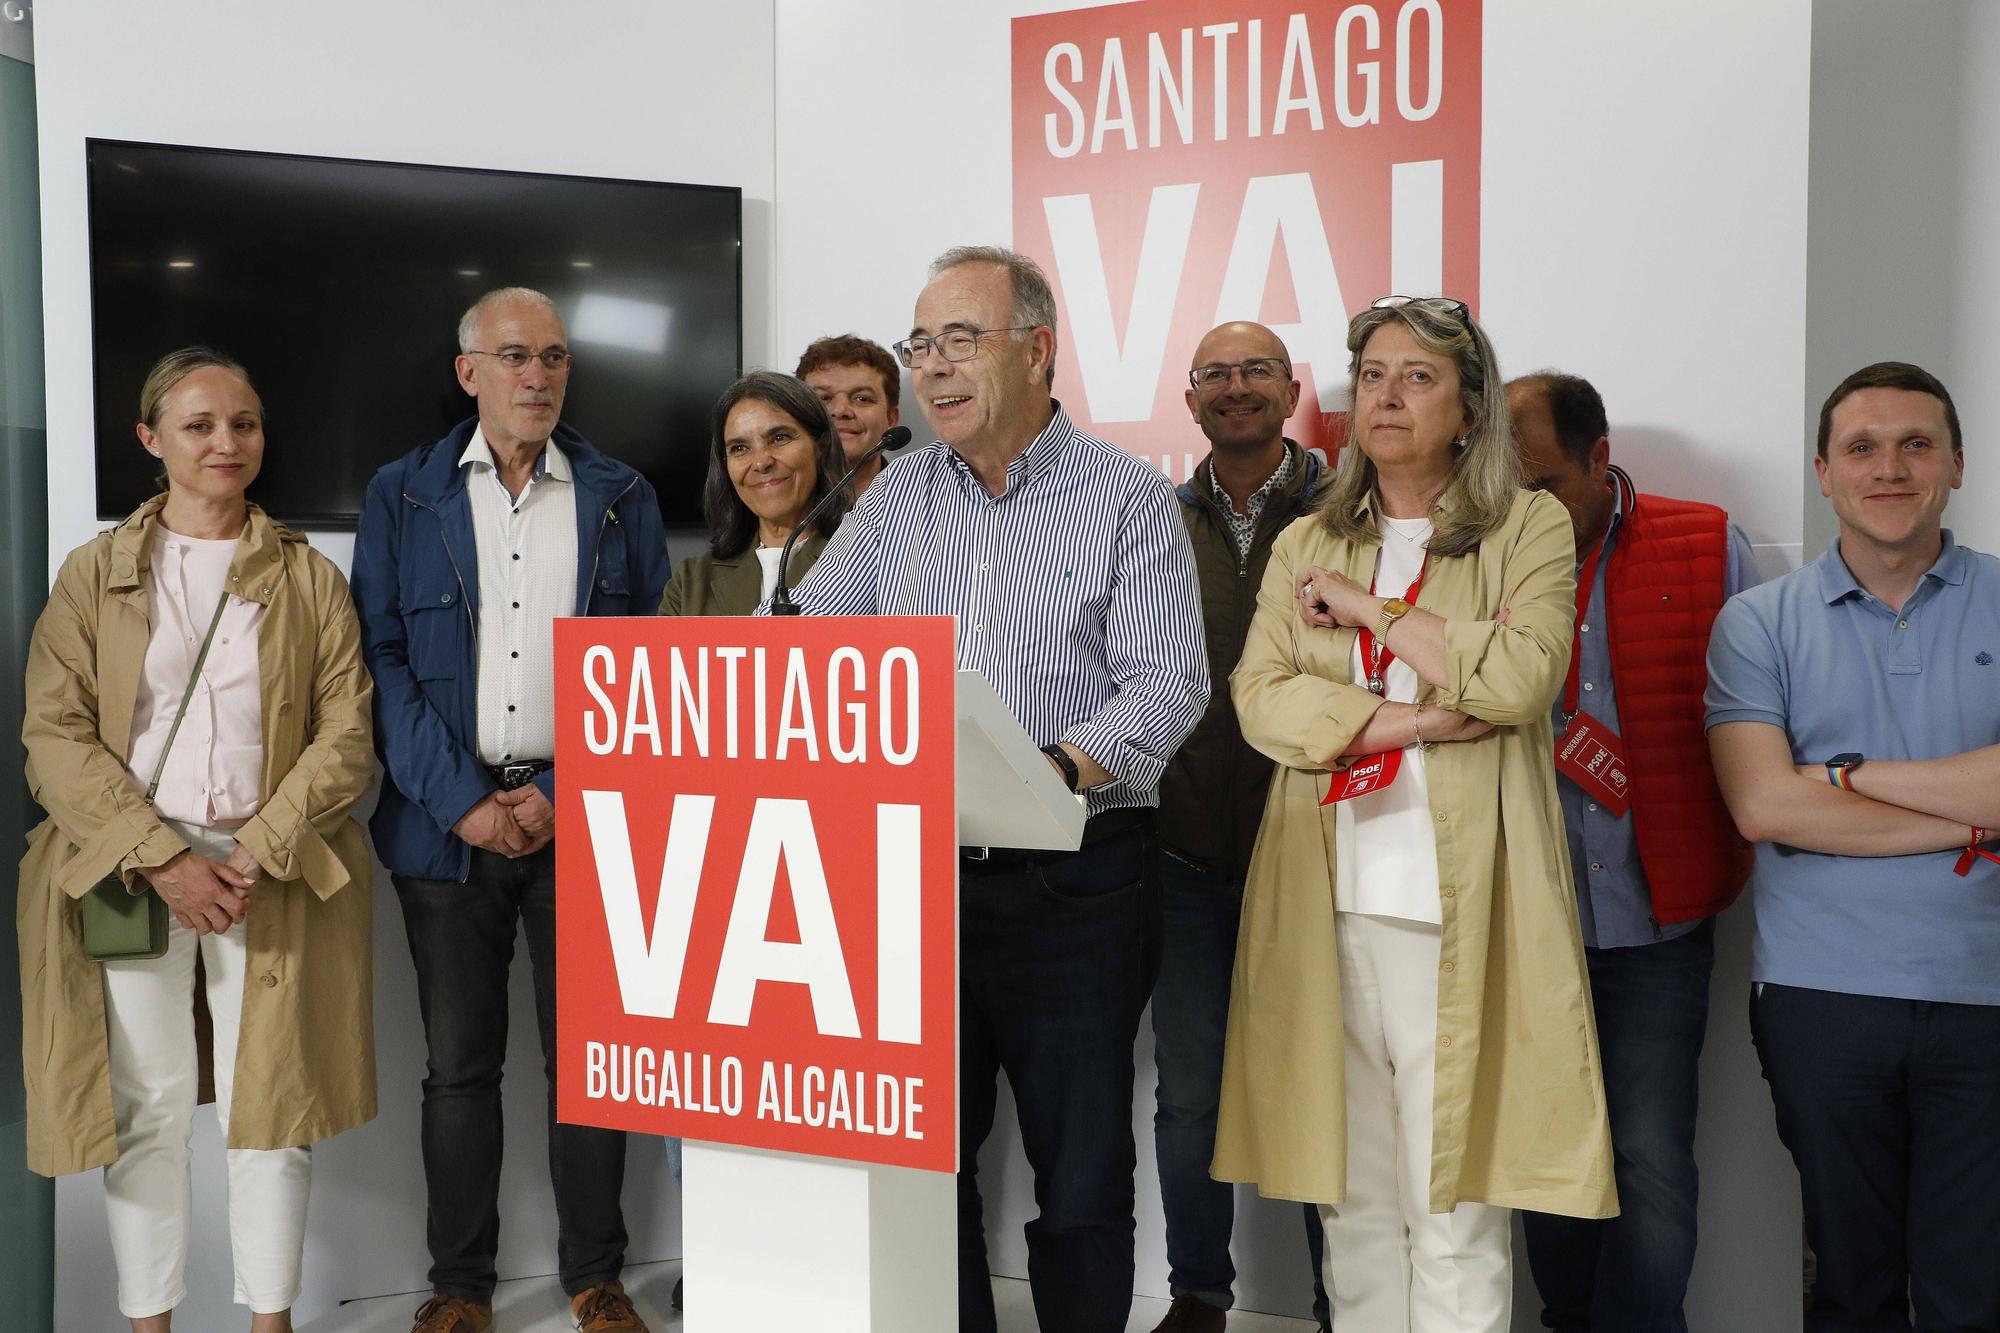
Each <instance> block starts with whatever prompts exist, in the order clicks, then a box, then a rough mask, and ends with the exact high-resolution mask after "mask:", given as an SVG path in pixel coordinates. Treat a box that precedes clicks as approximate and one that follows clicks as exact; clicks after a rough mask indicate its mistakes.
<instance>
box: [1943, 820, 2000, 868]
mask: <svg viewBox="0 0 2000 1333" xmlns="http://www.w3.org/2000/svg"><path fill="white" fill-rule="evenodd" d="M1988 836H1989V834H1988V831H1987V830H1986V829H1983V828H1980V827H1979V826H1978V825H1976V824H1975V825H1973V827H1972V838H1971V841H1969V842H1967V843H1966V844H1965V850H1964V851H1962V852H1960V853H1959V854H1958V864H1957V865H1955V866H1953V867H1952V868H1951V869H1952V873H1953V874H1955V875H1969V874H1971V873H1972V867H1973V865H1974V864H1975V863H1976V862H1977V861H1979V860H1980V859H1981V858H1984V859H1985V860H1988V861H1991V862H1992V863H1993V864H1994V865H1996V866H2000V856H1995V855H1994V854H1993V853H1991V852H1989V851H1987V850H1986V849H1985V848H1983V847H1981V846H1980V845H1979V844H1980V843H1982V842H1985V841H1986V839H1987V837H1988Z"/></svg>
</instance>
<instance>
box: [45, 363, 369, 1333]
mask: <svg viewBox="0 0 2000 1333" xmlns="http://www.w3.org/2000/svg"><path fill="white" fill-rule="evenodd" d="M140 414H141V418H142V421H141V425H140V428H139V436H140V440H141V441H142V443H144V445H145V446H146V448H147V449H148V451H149V452H151V453H153V454H155V455H156V456H157V457H159V458H160V459H161V460H162V462H163V463H164V464H165V466H166V475H167V493H166V494H165V495H162V496H159V497H156V498H154V499H152V500H149V501H147V502H146V503H145V504H143V505H141V506H140V507H139V509H138V510H137V511H136V512H135V513H134V514H133V515H132V516H131V517H130V518H128V519H126V520H125V521H124V522H123V523H121V524H119V525H118V526H117V527H115V528H113V529H112V530H110V531H109V532H105V533H102V534H100V535H98V536H97V537H94V538H92V539H91V540H90V541H89V542H86V543H85V544H84V545H83V546H81V547H79V548H78V549H77V550H76V551H74V552H73V553H71V555H70V557H69V558H68V559H67V560H66V561H64V563H63V567H62V571H61V573H60V574H59V575H58V576H57V578H56V583H55V588H54V590H53V591H52V592H51V593H50V595H49V603H48V607H47V609H46V610H44V611H43V613H42V616H41V619H40V620H39V621H38V622H37V624H36V626H35V633H34V638H33V640H32V642H31V644H30V647H29V654H28V666H27V720H26V724H25V725H24V727H23V740H24V741H25V743H26V747H27V752H28V782H29V788H30V790H31V791H32V792H33V794H34V797H35V799H36V800H37V801H39V802H40V803H41V805H42V807H43V809H45V810H47V811H48V815H49V817H48V818H47V819H46V820H44V821H43V822H42V824H41V825H40V826H39V827H38V828H36V829H35V830H34V833H33V834H32V836H31V839H30V843H29V847H28V853H27V855H26V857H24V858H23V860H22V862H21V872H20V898H19V904H18V909H17V910H18V935H19V944H20V952H21V979H22V981H21V985H22V1010H23V1039H22V1043H21V1045H22V1050H23V1052H24V1057H25V1059H24V1064H25V1067H26V1068H25V1072H26V1077H27V1094H28V1106H27V1110H28V1134H27V1139H28V1143H27V1153H28V1165H29V1167H30V1168H31V1169H32V1170H35V1171H37V1172H40V1173H42V1174H44V1175H57V1174H62V1173H67V1172H75V1171H84V1170H88V1169H90V1168H93V1167H99V1166H102V1167H104V1168H106V1170H105V1189H106V1194H107V1199H108V1204H109V1207H108V1210H107V1211H108V1213H109V1215H110V1224H111V1233H112V1251H113V1255H114V1257H115V1259H116V1262H117V1269H118V1280H119V1305H120V1308H121V1309H122V1310H123V1311H124V1313H125V1314H126V1316H127V1317H128V1318H130V1319H131V1320H132V1322H133V1327H134V1329H135V1330H140V1331H141V1333H152V1331H153V1330H164V1329H166V1328H168V1327H169V1321H170V1320H171V1317H172V1316H171V1311H172V1308H173V1306H174V1305H175V1304H177V1303H178V1302H179V1300H180V1299H181V1297H182V1295H183V1293H184V1292H185V1287H184V1285H183V1280H182V1273H183V1270H184V1268H185V1262H186V1246H187V1242H188V1239H189V1236H188V1226H187V1220H186V1219H187V1207H188V1201H189V1197H190V1182H189V1180H188V1169H189V1156H188V1138H187V1136H188V1129H189V1125H190V1122H191V1119H192V1116H193V1114H194V1107H195V1103H196V1101H197V1099H198V1096H199V1095H201V1092H205V1090H206V1089H208V1088H209V1087H210V1086H211V1085H212V1086H213V1089H214V1091H215V1093H216V1102H217V1112H218V1115H219V1116H220V1117H221V1119H222V1123H223V1125H224V1128H225V1134H226V1139H225V1142H226V1145H227V1148H228V1155H229V1203H230V1231H231V1244H232V1251H233V1253H234V1258H235V1269H236V1296H237V1300H238V1301H240V1302H242V1303H244V1304H247V1305H249V1306H250V1308H251V1311H252V1323H251V1327H252V1329H253V1330H256V1331H257V1333H266V1331H270V1333H278V1331H281V1330H285V1329H289V1328H290V1326H291V1324H290V1314H289V1311H290V1307H291V1304H292V1301H293V1300H294V1299H295V1298H296V1296H297V1291H298V1282H299V1262H300V1254H301V1250H302V1247H303V1239H304V1225H305V1203H306V1180H307V1176H308V1173H309V1171H310V1165H309V1163H310V1158H309V1156H308V1155H307V1153H306V1149H305V1145H307V1144H310V1143H313V1142H315V1141H317V1140H320V1139H324V1138H327V1137H329V1136H330V1135H334V1134H338V1133H340V1132H341V1131H342V1130H346V1129H350V1128H352V1127H354V1126H356V1125H359V1124H361V1123H362V1122H364V1121H366V1120H368V1119H370V1118H371V1117H373V1115H374V1114H375V1058H374V1044H373V1042H374V1023H373V1016H372V1003H371V1001H372V981H371V968H370V943H369V940H370V934H369V922H370V899H371V896H372V881H371V874H370V869H369V858H368V852H367V846H366V843H365V842H364V840H363V838H362V834H361V828H360V825H358V824H357V823H355V821H354V820H353V818H352V817H351V815H350V811H351V809H352V807H353V805H354V803H355V801H357V800H358V799H359V798H360V797H361V795H362V794H363V793H364V792H365V791H367V789H368V786H369V784H370V782H371V781H372V780H373V774H374V759H373V749H372V746H371V744H370V724H369V712H368V710H369V700H370V696H371V688H370V684H369V678H368V673H367V671H366V670H365V669H364V668H363V665H362V661H361V648H360V634H359V630H358V627H357V625H356V622H355V618H354V610H353V604H352V602H351V601H350V599H349V597H348V593H347V586H346V582H345V580H343V579H342V578H341V576H340V571H339V570H338V569H336V568H335V567H334V566H333V564H332V563H331V562H330V561H328V560H327V559H326V558H325V557H323V556H320V555H318V554H316V553H315V552H314V551H313V550H312V549H311V548H310V547H309V546H308V545H307V544H306V542H305V539H304V538H303V537H302V536H300V535H299V534H297V533H295V532H291V531H289V530H288V529H286V528H283V527H281V526H279V525H278V524H276V523H274V522H272V521H271V520H270V519H269V518H268V517H267V516H266V515H265V514H264V512H263V511H262V510H260V509H259V508H258V507H257V506H255V505H252V504H248V503H247V502H246V501H245V500H244V497H243V491H244V488H245V487H247V486H248V485H249V484H250V481H251V480H252V478H254V477H255V475H256V472H257V467H258V464H259V463H260V462H261V460H262V457H263V410H262V405H261V404H260V403H259V402H258V399H257V395H256V393H255V391H254V390H253V389H252V388H251V386H250V382H249V379H248V377H247V376H246V375H245V374H244V373H243V371H242V369H241V367H239V366H236V365H235V364H234V363H233V362H230V361H228V360H227V359H226V358H223V357H221V356H218V355H217V354H215V353H213V352H209V351H206V350H205V349H200V348H190V349H187V350H185V351H182V352H177V353H174V354H173V355H171V356H169V357H167V358H165V359H164V360H163V361H162V362H161V363H160V364H159V365H158V366H157V367H155V369H154V373H153V374H152V375H151V376H150V377H149V378H148V380H147V387H146V390H145V392H144V394H142V396H141V413H140ZM211 625H212V626H213V629H212V630H211V629H210V627H211ZM204 640H206V641H207V642H208V643H209V648H208V651H207V653H206V654H205V655H201V654H199V653H198V652H197V649H198V648H199V646H200V644H201V643H202V642H204ZM197 666H199V672H198V674H197V672H196V668H197ZM191 679H192V680H194V681H195V685H194V688H193V690H192V691H191V692H189V691H188V682H189V681H190V680H191ZM184 694H186V697H187V698H188V699H189V703H188V707H187V710H186V714H185V717H184V718H183V719H182V721H181V722H180V724H179V725H178V727H177V728H174V726H173V723H174V718H175V716H176V714H177V713H178V712H179V709H180V704H181V700H182V698H183V695H184ZM156 769H157V770H158V771H160V772H161V773H162V774H163V782H162V784H161V786H160V789H159V792H158V795H157V797H156V798H155V799H153V800H149V799H148V797H147V787H148V783H149V779H150V778H151V777H152V775H153V773H154V771H155V770H156ZM205 784H206V785H205ZM106 876H116V877H117V879H118V880H119V881H120V882H121V883H122V885H123V886H124V888H125V889H126V890H128V891H129V892H131V893H133V894H158V895H159V896H160V898H161V899H162V900H163V901H164V902H165V903H166V905H167V906H168V908H169V909H170V910H171V918H172V919H171V922H170V925H169V933H168V946H167V951H166V953H165V954H164V955H163V956H161V957H158V958H154V959H146V960H123V961H117V962H106V963H102V964H100V963H97V962H93V961H91V960H90V959H89V958H87V957H86V956H85V954H84V940H83V934H82V929H81V926H80V918H79V903H78V900H79V899H80V898H81V897H82V896H83V895H85V894H87V893H89V892H90V891H91V890H92V888H93V886H95V885H96V884H97V883H98V882H99V881H100V880H103V879H104V878H105V877H106ZM197 955H199V957H200V960H201V963H202V965H203V968H204V970H205V972H206V983H205V985H199V986H198V985H197V983H196V981H195V976H196V973H195V962H196V956H197ZM204 1008H205V1009H206V1010H207V1012H208V1015H209V1019H210V1022H209V1024H207V1025H199V1024H197V1022H196V1011H197V1010H198V1009H204ZM204 1027H206V1028H208V1029H210V1030H212V1033H213V1037H212V1043H201V1044H198V1038H197V1032H198V1031H200V1030H202V1029H203V1028H204ZM204 1035H206V1034H204ZM202 1045H212V1052H213V1053H214V1054H216V1055H218V1056H220V1057H222V1058H218V1059H216V1060H215V1061H214V1062H213V1063H211V1061H210V1059H209V1056H210V1054H211V1050H205V1049H202ZM232 1045H233V1047H234V1058H233V1060H232V1059H228V1058H227V1052H228V1050H229V1048H230V1047H231V1046H232ZM198 1090H201V1091H200V1092H198Z"/></svg>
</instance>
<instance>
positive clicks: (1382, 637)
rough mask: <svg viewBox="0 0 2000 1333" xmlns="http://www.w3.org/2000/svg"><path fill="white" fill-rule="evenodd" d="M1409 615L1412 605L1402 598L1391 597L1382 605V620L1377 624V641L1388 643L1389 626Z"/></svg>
mask: <svg viewBox="0 0 2000 1333" xmlns="http://www.w3.org/2000/svg"><path fill="white" fill-rule="evenodd" d="M1408 614H1410V604H1409V603H1408V602H1406V601H1404V600H1403V599H1402V598H1400V597H1391V598H1390V599H1389V600H1388V601H1386V602H1384V603H1382V618H1381V619H1380V620H1379V621H1377V622H1376V623H1375V638H1376V639H1377V641H1380V642H1386V641H1387V640H1388V638H1389V626H1391V625H1393V624H1395V623H1396V622H1397V621H1399V620H1401V619H1402V618H1403V617H1404V616H1407V615H1408Z"/></svg>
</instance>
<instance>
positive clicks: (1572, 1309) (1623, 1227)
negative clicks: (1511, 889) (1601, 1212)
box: [1521, 920, 1715, 1333]
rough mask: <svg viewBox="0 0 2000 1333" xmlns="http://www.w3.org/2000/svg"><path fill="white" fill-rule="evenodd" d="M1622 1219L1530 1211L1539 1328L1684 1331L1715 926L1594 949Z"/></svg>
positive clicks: (1594, 999) (1590, 954)
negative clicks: (1652, 940)
mask: <svg viewBox="0 0 2000 1333" xmlns="http://www.w3.org/2000/svg"><path fill="white" fill-rule="evenodd" d="M1584 952H1585V954H1586V956H1587V958H1588V960H1589V964H1590V996H1591V1003H1592V1004H1593V1006H1594V1007H1595V1008H1596V1010H1597V1041H1598V1045H1599V1047H1600V1048H1601V1049H1602V1051H1603V1058H1604V1096H1605V1101H1606V1103H1607V1106H1608V1108H1609V1110H1610V1112H1611V1148H1612V1154H1613V1156H1614V1158H1615V1169H1616V1172H1617V1179H1618V1204H1619V1208H1620V1212H1619V1215H1618V1216H1617V1217H1614V1218H1610V1219H1608V1220H1606V1221H1602V1222H1598V1221H1587V1220H1585V1219H1582V1218H1575V1217H1555V1216H1552V1215H1550V1214H1547V1213H1526V1212H1524V1213H1522V1214H1521V1225H1522V1229H1523V1231H1524V1232H1525V1233H1526V1236H1527V1242H1528V1265H1529V1267H1530V1268H1531V1269H1532V1270H1533V1271H1534V1275H1535V1287H1536V1289H1537V1290H1538V1291H1539V1292H1540V1293H1541V1297H1542V1325H1543V1327H1545V1328H1552V1329H1556V1330H1559V1333H1587V1330H1592V1329H1594V1330H1597V1333H1612V1331H1613V1330H1615V1331H1616V1333H1687V1316H1686V1315H1685V1314H1683V1313H1682V1310H1681V1305H1682V1302H1683V1301H1684V1300H1685V1299H1686V1297H1687V1284H1688V1273H1689V1271H1690V1270H1691V1269H1693V1267H1694V1245H1695V1203H1696V1195H1697V1175H1696V1171H1695V1161H1694V1129H1695V1105H1696V1100H1697V1095H1696V1094H1697V1082H1698V1077H1699V1071H1700V1064H1701V1043H1702V1037H1703V1035H1704V1034H1705V1033H1706V1032H1707V1030H1708V982H1709V974H1710V973H1711V972H1712V971H1713V970H1714V967H1715V922H1714V921H1712V920H1710V921H1704V922H1702V924H1701V925H1700V926H1699V927H1697V928H1696V929H1694V930H1692V931H1690V932H1689V933H1687V934H1685V935H1682V936H1680V937H1679V938H1677V939H1671V940H1665V941H1662V942H1661V943H1658V944H1642V945H1638V946H1636V947H1633V948H1627V949H1586V950H1585V951H1584Z"/></svg>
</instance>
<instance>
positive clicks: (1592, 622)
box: [1554, 482, 1757, 949]
mask: <svg viewBox="0 0 2000 1333" xmlns="http://www.w3.org/2000/svg"><path fill="white" fill-rule="evenodd" d="M1620 484H1623V483H1622V482H1621V483H1620ZM1623 510H1624V506H1623V505H1622V504H1620V505H1617V506H1614V508H1613V510H1612V514H1611V526H1610V527H1609V528H1608V529H1607V530H1606V531H1605V534H1604V545H1603V548H1602V549H1601V550H1600V551H1599V552H1598V556H1597V574H1598V577H1597V578H1596V580H1595V581H1594V582H1593V584H1592V586H1591V589H1590V605H1589V606H1588V607H1586V608H1585V614H1584V618H1583V623H1582V627H1581V631H1580V632H1579V633H1578V635H1577V641H1578V643H1579V644H1580V645H1581V647H1580V649H1579V652H1578V659H1579V661H1580V662H1581V663H1582V665H1581V667H1580V668H1579V670H1578V675H1579V677H1580V678H1581V680H1582V684H1583V688H1582V690H1581V692H1580V696H1579V698H1580V706H1581V707H1582V708H1584V709H1586V710H1588V711H1589V713H1590V715H1591V716H1592V717H1595V718H1597V719H1598V720H1599V721H1601V722H1603V723H1604V725H1606V726H1607V727H1610V728H1611V729H1612V730H1613V731H1618V730H1619V729H1620V728H1619V722H1618V688H1617V683H1616V682H1615V681H1613V680H1612V678H1611V646H1610V644H1609V643H1608V642H1607V641H1606V639H1605V636H1604V623H1605V620H1604V616H1605V611H1604V606H1605V600H1604V599H1605V597H1606V592H1605V584H1606V583H1607V582H1608V581H1609V580H1608V579H1607V578H1606V577H1605V571H1606V570H1607V569H1608V568H1609V562H1610V559H1611V552H1612V550H1613V548H1614V547H1616V546H1617V544H1618V530H1619V528H1620V527H1622V526H1623V524H1624V512H1623ZM1582 572H1583V562H1582V561H1578V562H1577V573H1578V574H1579V576H1580V575H1581V574H1582ZM1756 573H1757V561H1756V557H1755V556H1754V555H1753V554H1752V553H1751V550H1750V539H1749V538H1748V537H1746V536H1744V535H1743V530H1742V529H1741V528H1739V527H1737V526H1736V525H1735V524H1734V523H1731V524H1730V525H1729V556H1728V563H1727V566H1726V567H1725V569H1724V571H1723V589H1722V592H1723V596H1724V597H1734V596H1735V595H1736V594H1737V593H1739V592H1742V591H1743V589H1744V588H1746V587H1748V586H1749V585H1750V584H1751V583H1754V582H1755V581H1756ZM1554 712H1555V729H1556V735H1558V736H1560V735H1562V733H1563V728H1564V727H1565V726H1566V725H1567V724H1568V721H1569V719H1568V718H1566V717H1564V716H1563V705H1562V699H1561V698H1560V697H1558V698H1557V699H1556V702H1555V709H1554ZM1556 796H1557V798H1558V799H1559V800H1560V801H1561V802H1562V812H1563V827H1564V829H1565V830H1566V831H1567V833H1568V834H1569V861H1570V866H1571V868H1572V869H1573V870H1574V871H1575V873H1576V906H1577V914H1578V917H1579V919H1580V921H1581V923H1582V926H1583V942H1584V944H1585V945H1586V946H1588V947H1590V948H1593V949H1623V948H1627V947H1630V946H1632V945H1635V944H1656V943H1659V942H1660V941H1663V940H1671V939H1674V938H1676V937H1678V936H1681V935H1685V934H1687V933H1688V932H1689V931H1691V930H1693V929H1694V928H1695V927H1696V926H1698V925H1700V924H1701V922H1699V921H1677V922H1675V923H1674V924H1672V925H1670V926H1662V925H1660V924H1659V923H1658V922H1657V921H1655V920H1654V919H1653V899H1652V894H1651V892H1650V890H1649V889H1648V888H1647V885H1646V871H1645V868H1644V867H1643V866H1641V865H1640V864H1639V835H1638V832H1637V830H1635V829H1634V828H1633V826H1632V813H1631V811H1629V810H1627V811H1626V812H1625V815H1624V817H1623V818H1620V817H1618V816H1616V815H1613V814H1612V813H1611V812H1610V811H1609V810H1605V809H1603V808H1602V807H1600V806H1599V805H1598V804H1597V802H1595V801H1593V800H1592V799H1591V798H1590V796H1589V795H1588V794H1587V793H1586V792H1585V791H1584V790H1583V788H1581V787H1579V786H1577V785H1576V783H1574V782H1572V781H1571V780H1570V779H1569V778H1568V777H1566V776H1564V774H1563V773H1562V772H1561V771H1560V770H1558V771H1557V773H1556Z"/></svg>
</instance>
